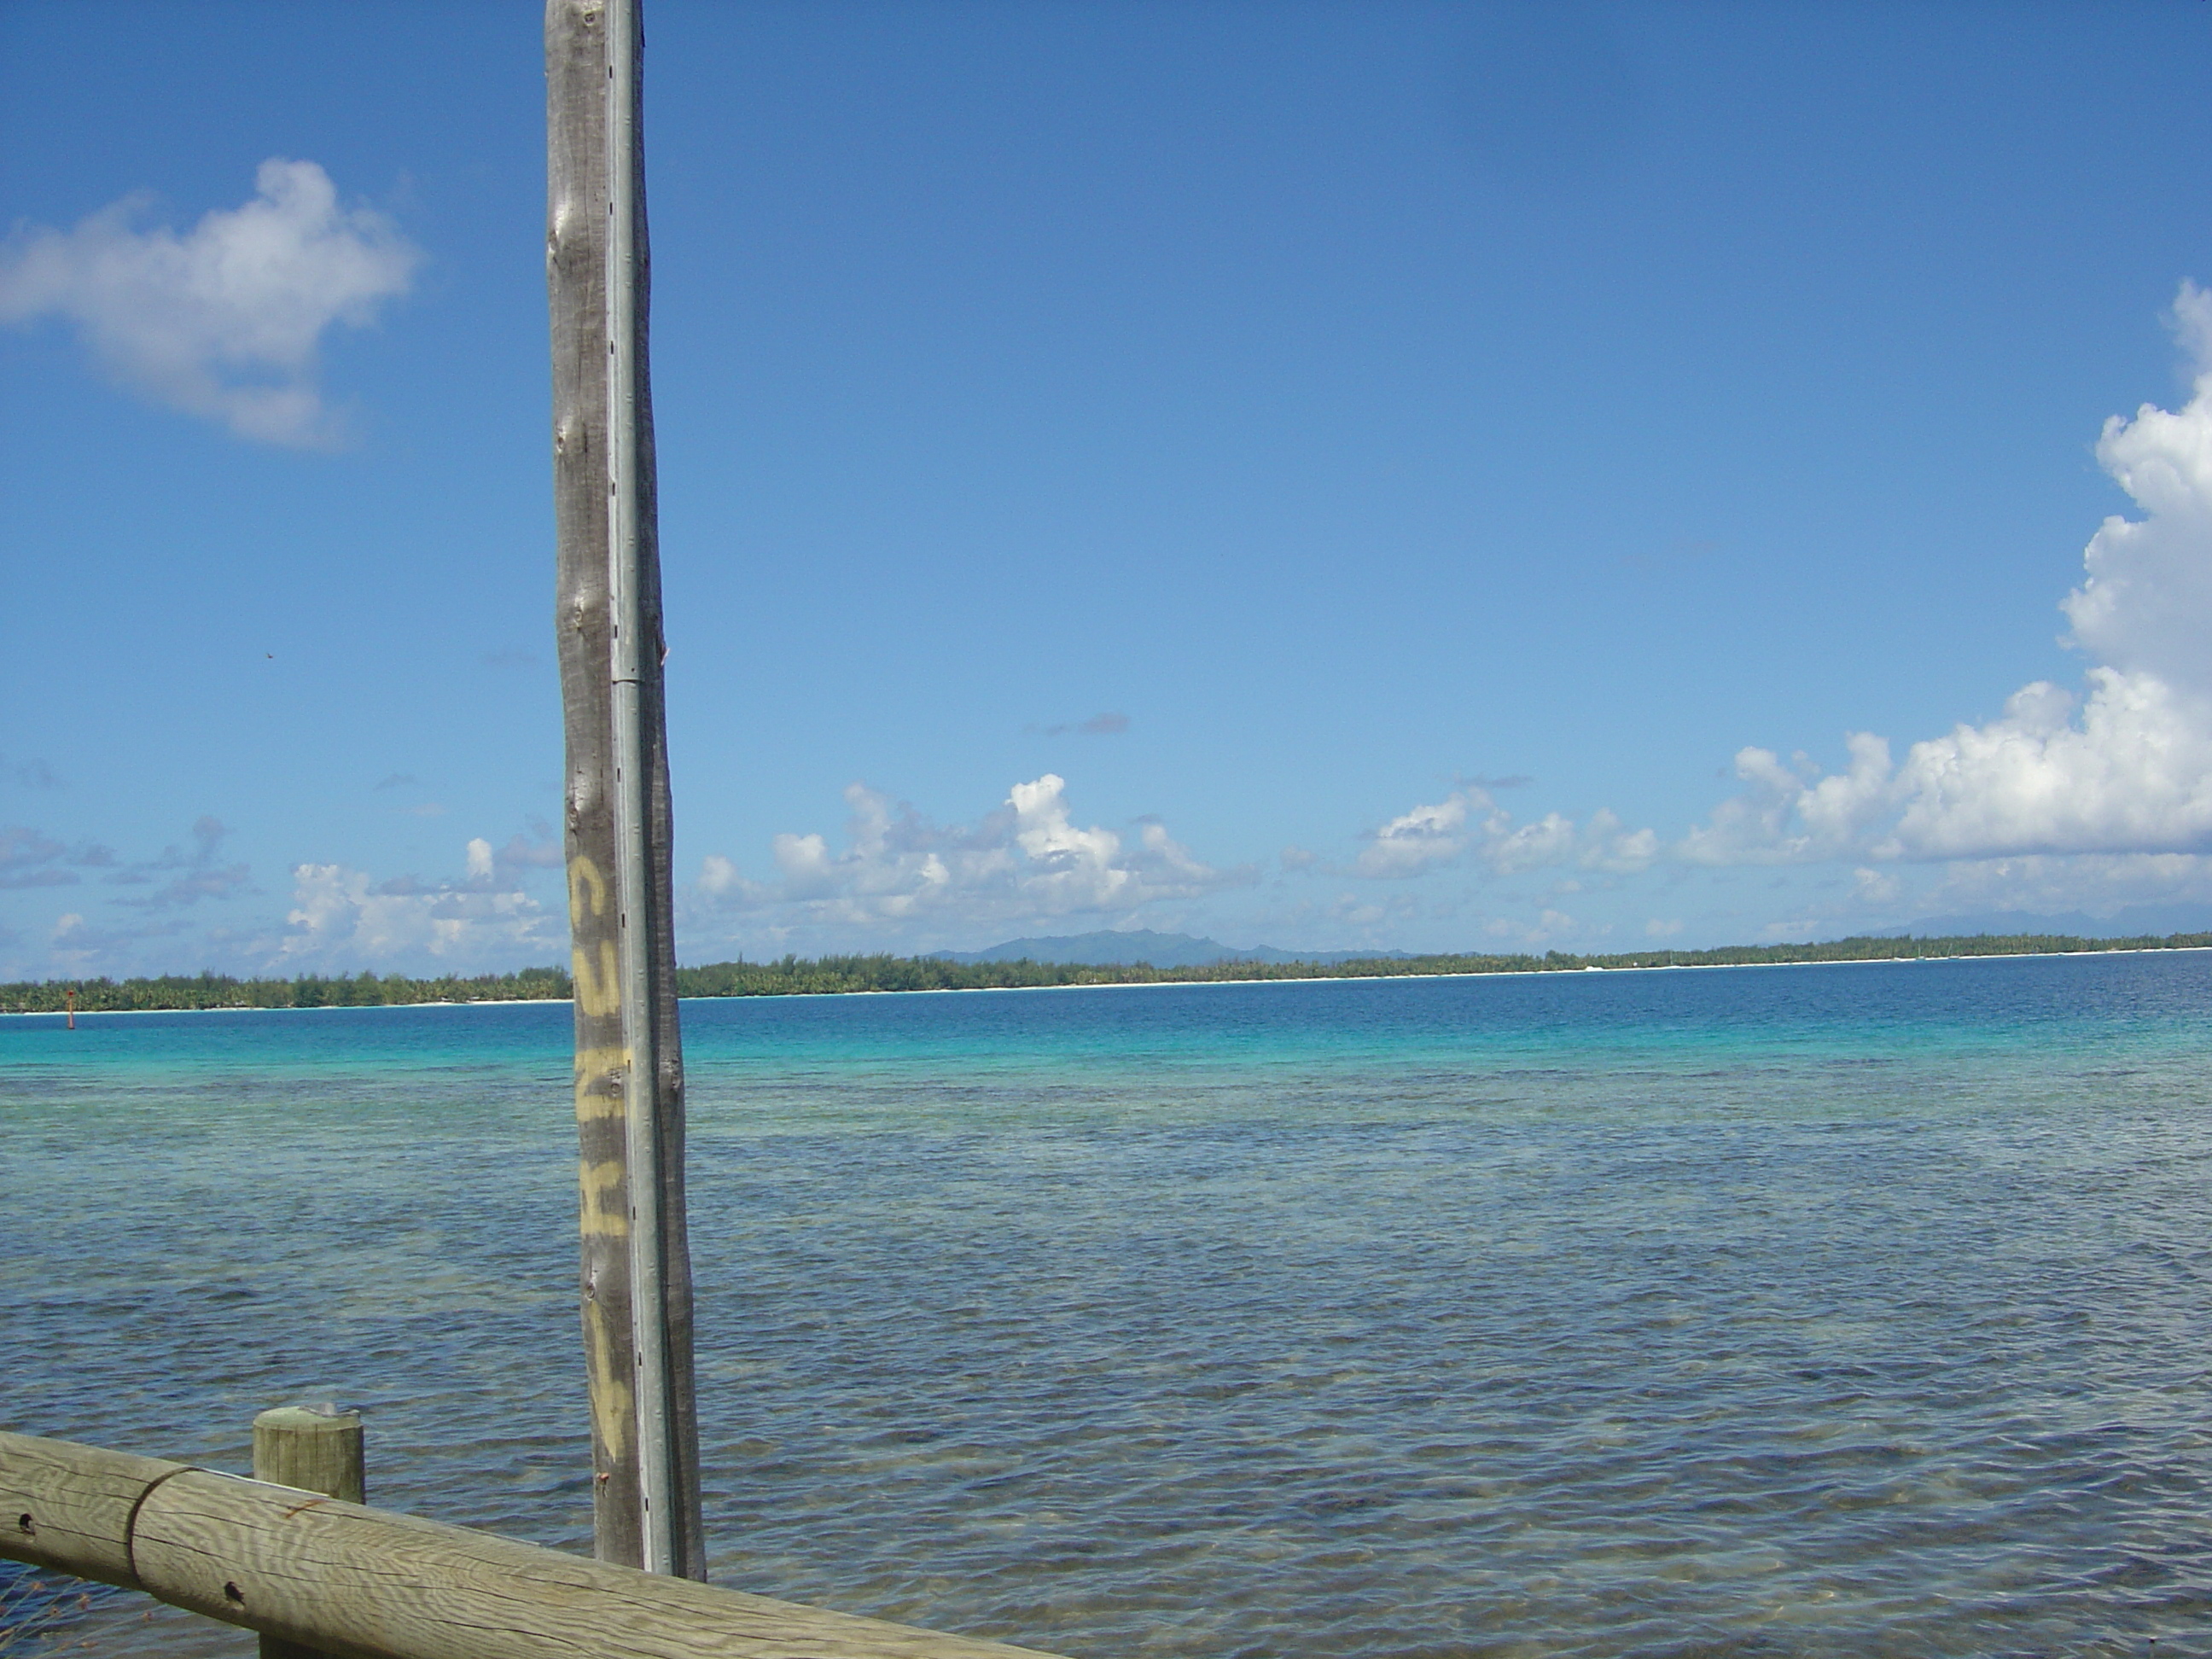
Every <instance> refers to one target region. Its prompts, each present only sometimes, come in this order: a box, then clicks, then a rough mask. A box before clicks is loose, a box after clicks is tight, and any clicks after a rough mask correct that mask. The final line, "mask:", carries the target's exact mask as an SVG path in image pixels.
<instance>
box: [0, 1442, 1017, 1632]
mask: <svg viewBox="0 0 2212 1659" xmlns="http://www.w3.org/2000/svg"><path fill="white" fill-rule="evenodd" d="M0 1555H4V1556H9V1557H12V1558H14V1559H16V1560H18V1561H26V1562H29V1563H30V1564H31V1565H34V1566H39V1567H46V1568H51V1569H52V1570H54V1571H58V1572H65V1573H70V1574H74V1575H75V1576H76V1577H80V1578H96V1579H100V1580H101V1581H103V1582H105V1583H110V1584H120V1585H123V1586H125V1588H127V1589H138V1590H143V1591H145V1592H146V1593H147V1594H148V1595H152V1596H155V1598H157V1599H158V1600H161V1601H167V1602H168V1603H170V1604H171V1605H172V1606H173V1607H186V1608H189V1609H190V1610H191V1611H192V1612H194V1613H205V1614H206V1615H207V1616H208V1617H209V1618H210V1619H221V1620H225V1621H226V1622H228V1623H229V1624H233V1625H242V1626H245V1627H246V1628H247V1629H248V1630H255V1631H259V1632H262V1633H263V1634H264V1636H266V1637H271V1638H276V1640H278V1641H282V1642H290V1643H295V1644H299V1645H300V1646H302V1647H307V1648H311V1649H320V1650H324V1651H325V1652H328V1653H331V1654H335V1655H339V1656H343V1659H580V1656H587V1655H588V1656H592V1659H602V1656H604V1659H627V1656H635V1659H722V1656H735V1655H744V1656H746V1659H1037V1656H1036V1654H1035V1652H1034V1651H1033V1650H1030V1649H1026V1648H1014V1647H1007V1646H1005V1645H1003V1644H1000V1643H996V1642H975V1641H969V1640H968V1639H966V1638H963V1637H958V1636H945V1635H940V1634H939V1633H937V1632H933V1631H925V1630H915V1629H913V1628H911V1627H909V1626H904V1625H890V1624H884V1623H883V1622H881V1621H879V1620H873V1619H859V1618H854V1617H853V1616H851V1615H849V1614H846V1613H827V1612H824V1611H823V1610H822V1609H821V1608H819V1607H802V1606H799V1604H797V1603H795V1602H790V1601H771V1600H769V1598H767V1597H766V1596H760V1595H742V1594H739V1593H738V1592H736V1591H733V1590H726V1589H714V1588H713V1587H711V1586H709V1585H706V1584H701V1583H693V1582H692V1581H690V1580H689V1579H684V1578H671V1577H656V1576H654V1575H653V1574H649V1573H643V1572H639V1571H635V1570H634V1569H632V1568H629V1567H618V1566H611V1565H607V1564H605V1563H604V1562H599V1561H591V1560H586V1559H584V1558H582V1557H580V1556H574V1555H568V1554H565V1553H562V1552H561V1551H558V1550H549V1549H541V1548H539V1547H538V1546H536V1545H534V1544H521V1543H517V1542H515V1541H513V1540H512V1539H507V1538H500V1537H495V1536H494V1535H493V1534H489V1533H483V1532H475V1531H471V1529H469V1528H465V1527H452V1526H447V1525H445V1524H443V1523H442V1522H436V1521H425V1520H422V1519H420V1518H418V1517H416V1516H410V1515H398V1514H394V1513H392V1511H390V1510H376V1509H370V1508H368V1507H367V1506H365V1505H363V1504H349V1503H345V1502H343V1501H342V1500H341V1499H338V1498H325V1497H323V1496H321V1495H320V1494H319V1493H315V1492H307V1491H303V1490H301V1488H299V1487H296V1486H272V1485H270V1484H269V1483H267V1482H265V1481H260V1480H242V1479H240V1477H238V1476H237V1475H233V1474H218V1473H216V1471H214V1470H212V1469H202V1468H193V1467H192V1466H191V1465H190V1464H186V1463H172V1462H165V1461H164V1460H162V1459H160V1458H155V1457H136V1456H133V1455H131V1454H129V1453H127V1452H117V1451H107V1450H105V1449H101V1448H100V1447H97V1446H81V1445H77V1444H76V1443H72V1442H70V1441H66V1440H42V1439H38V1438H35V1437H32V1436H29V1435H21V1434H4V1433H0Z"/></svg>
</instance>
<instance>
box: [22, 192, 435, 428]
mask: <svg viewBox="0 0 2212 1659" xmlns="http://www.w3.org/2000/svg"><path fill="white" fill-rule="evenodd" d="M254 185H255V195H254V197H253V199H252V200H251V201H249V202H246V204H243V205H242V206H240V207H235V208H229V209H222V210H216V211H215V212H211V213H209V214H208V215H206V216H204V217H203V218H202V219H201V220H200V222H199V223H198V224H197V225H195V226H194V227H193V228H191V230H189V231H186V232H184V233H183V234H179V233H178V232H177V231H175V230H173V229H172V228H169V227H167V226H166V225H154V226H147V227H144V228H141V226H140V224H139V221H141V220H142V219H143V218H144V216H146V215H147V213H148V212H149V209H150V207H151V205H152V204H151V201H150V198H149V197H146V196H144V195H143V194H142V195H136V196H129V197H125V198H124V199H122V200H121V201H118V202H116V203H113V204H111V205H109V206H107V207H105V208H102V209H101V210H100V211H99V212H97V213H94V214H93V215H92V216H90V217H88V218H86V219H84V220H82V221H80V222H78V224H77V225H76V227H75V228H73V229H70V230H66V231H61V230H54V229H51V228H33V229H29V230H27V231H21V232H19V233H17V234H15V236H14V237H13V238H11V239H10V240H9V244H8V246H7V247H6V248H5V250H4V252H0V320H4V321H8V322H15V323H21V322H27V321H30V320H32V319H37V318H41V317H57V318H61V319H65V320H67V321H69V322H70V323H73V324H75V325H76V327H77V329H78V331H79V332H80V333H81V334H82V336H83V337H84V340H85V343H86V344H87V345H88V347H89V348H90V349H91V350H92V352H93V355H94V357H95V358H96V359H97V360H98V361H99V362H100V364H101V366H102V367H103V368H106V371H107V372H108V373H109V374H112V376H113V377H114V378H115V379H116V380H119V381H120V382H122V383H123V384H124V385H125V386H130V387H131V388H132V389H133V390H135V391H137V392H141V393H142V394H143V395H144V396H146V397H148V398H152V399H153V400H154V401H155V402H157V403H161V404H167V405H169V406H170V407H171V408H173V409H179V410H184V411H185V412H186V413H187V414H192V415H199V416H206V417H208V418H210V419H211V420H216V421H219V422H222V424H224V425H225V426H228V428H230V429H231V430H232V431H233V432H235V433H237V434H238V435H240V436H241V437H245V438H252V439H257V440H259V441H263V442H267V443H276V444H287V445H292V446H295V447H325V446H328V445H330V444H331V443H334V442H336V441H337V440H338V439H339V438H340V437H341V436H342V433H341V431H340V428H339V427H338V424H337V422H336V421H335V420H334V419H333V417H332V416H331V413H330V411H329V410H327V409H326V408H325V406H324V403H323V398H322V393H321V391H320V389H319V386H318V384H317V368H318V362H319V352H320V347H321V343H322V337H323V335H324V332H325V331H326V330H327V329H329V328H330V327H331V325H334V324H344V325H348V326H350V327H356V328H359V327H364V326H366V325H368V324H369V323H370V322H371V321H372V320H374V317H375V315H376V312H377V309H378V307H379V306H380V305H381V304H382V302H384V301H386V300H390V299H392V298H394V297H395V296H397V295H402V294H404V293H405V292H406V291H407V289H408V287H409V285H410V282H411V281H412V279H413V276H414V272H415V269H416V265H417V264H419V263H420V261H421V258H422V255H421V254H420V252H418V251H417V250H416V248H415V247H414V246H412V245H411V244H410V242H409V241H408V240H406V238H404V236H402V235H401V234H399V231H398V227H396V226H395V225H394V224H393V223H392V222H391V220H389V219H388V218H386V216H384V215H382V214H380V213H378V212H376V211H374V210H371V209H368V208H358V207H357V208H350V209H349V208H343V207H341V206H340V205H339V204H338V199H337V188H336V186H334V185H332V184H331V179H330V175H329V174H328V173H325V172H324V171H323V169H322V168H321V167H318V166H317V165H316V164H315V163H314V162H313V161H285V160H283V159H282V158H272V159H270V160H269V161H264V162H263V163H262V164H261V167H260V170H259V171H258V173H256V174H255V177H254Z"/></svg>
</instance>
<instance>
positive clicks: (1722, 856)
mask: <svg viewBox="0 0 2212 1659" xmlns="http://www.w3.org/2000/svg"><path fill="white" fill-rule="evenodd" d="M2174 319H2175V323H2176V329H2177V332H2178V333H2179V336H2180V337H2181V340H2182V342H2183V343H2184V345H2185V347H2186V348H2187V349H2189V350H2190V351H2191V353H2192V354H2193V356H2195V358H2196V362H2197V378H2196V383H2195V386H2194V388H2193V395H2192V396H2191V398H2190V399H2189V401H2188V402H2187V403H2186V404H2185V405H2184V406H2183V407H2182V408H2181V409H2180V410H2174V411H2169V410H2163V409H2160V408H2157V407H2156V406H2154V405H2153V404H2144V405H2143V406H2142V408H2141V409H2139V410H2137V411H2136V415H2135V416H2134V418H2133V419H2128V418H2125V417H2123V416H2113V417H2112V419H2111V420H2109V421H2107V422H2106V423H2105V429H2104V434H2103V436H2102V437H2101V438H2100V440H2099V441H2098V444H2097V458H2098V459H2099V460H2100V462H2102V463H2103V465H2104V467H2105V470H2106V471H2107V472H2109V473H2110V474H2111V475H2112V478H2113V479H2114V481H2115V482H2117V483H2118V484H2119V485H2120V487H2121V488H2122V489H2124V490H2126V491H2127V493H2128V495H2130V497H2131V498H2132V499H2133V500H2134V501H2135V502H2136V505H2137V507H2140V508H2141V509H2142V514H2143V516H2142V518H2140V519H2127V518H2124V517H2120V516H2118V515H2115V516H2114V517H2112V518H2109V519H2107V520H2106V521H2105V523H2104V525H2103V526H2101V527H2100V529H2099V530H2098V532H2097V533H2096V535H2095V536H2094V537H2093V538H2091V540H2090V542H2089V544H2088V547H2087V550H2086V551H2085V552H2084V554H2083V556H2082V563H2083V566H2084V569H2085V573H2086V574H2085V576H2084V580H2083V581H2082V583H2081V586H2079V587H2077V588H2075V590H2074V591H2073V592H2072V593H2070V594H2069V595H2068V596H2067V598H2066V599H2065V600H2064V601H2063V603H2062V605H2061V609H2062V610H2063V611H2064V612H2065V614H2066V617H2067V619H2068V621H2069V622H2070V623H2072V624H2073V629H2072V633H2071V635H2070V639H2069V642H2070V643H2071V644H2073V645H2074V646H2075V647H2077V648H2079V649H2080V650H2081V651H2082V652H2084V653H2087V654H2088V655H2089V656H2090V657H2091V658H2092V659H2093V666H2092V667H2090V668H2089V670H2088V671H2087V674H2086V676H2085V680H2086V683H2087V696H2086V697H2081V698H2077V697H2076V696H2075V694H2074V693H2072V692H2070V691H2069V690H2065V689H2064V688H2063V687H2062V686H2057V685H2054V684H2051V683H2050V682H2049V681H2046V680H2039V681H2036V682H2035V683H2034V684H2030V685H2027V686H2023V687H2022V688H2021V690H2018V691H2016V692H2015V693H2014V694H2013V696H2011V698H2010V699H2009V700H2008V702H2006V704H2005V708H2004V713H2003V714H2002V715H2001V716H1999V717H1998V718H1997V719H1996V720H1990V721H1989V722H1987V723H1986V724H1984V725H1980V726H1975V725H1971V724H1961V725H1960V726H1955V727H1954V728H1953V729H1952V730H1951V731H1950V732H1948V733H1946V734H1945V735H1943V736H1942V737H1936V738H1926V739H1923V741H1921V742H1918V743H1916V744H1912V745H1911V748H1910V749H1908V750H1906V751H1905V758H1904V759H1903V761H1901V762H1894V761H1893V757H1892V755H1891V751H1890V745H1889V744H1888V742H1887V739H1885V738H1880V737H1877V736H1875V735H1874V734H1872V733H1870V732H1854V733H1852V734H1850V738H1849V739H1848V744H1849V750H1850V765H1849V766H1848V767H1847V768H1846V769H1844V771H1841V772H1837V773H1832V774H1827V775H1823V774H1822V773H1821V772H1820V770H1819V769H1818V768H1816V767H1814V766H1813V765H1812V764H1811V763H1809V762H1808V761H1806V760H1804V759H1803V758H1802V757H1798V758H1797V759H1796V760H1795V761H1793V762H1789V763H1785V762H1784V761H1783V760H1782V759H1781V758H1780V757H1778V756H1777V755H1776V754H1775V753H1774V752H1773V751H1771V750H1765V749H1758V748H1747V749H1744V750H1740V751H1739V752H1738V753H1737V755H1736V775H1737V776H1738V777H1740V778H1741V779H1742V780H1743V781H1744V783H1745V784H1746V786H1747V787H1746V788H1745V789H1744V790H1743V791H1742V793H1739V794H1738V795H1736V796H1735V798H1733V799H1729V800H1727V801H1724V802H1723V803H1722V804H1721V805H1719V806H1718V807H1717V808H1716V809H1715V810H1714V812H1713V814H1712V817H1711V822H1710V823H1705V824H1703V825H1700V826H1699V827H1698V828H1697V829H1693V830H1692V831H1691V832H1690V834H1689V835H1688V836H1687V837H1686V839H1685V840H1684V841H1683V842H1682V843H1681V845H1680V848H1679V849H1678V850H1679V851H1680V854H1681V855H1682V856H1683V857H1685V858H1687V859H1689V860H1692V861H1694V862H1699V863H1708V864H1741V863H1791V862H1802V861H1807V860H1820V859H1833V858H1846V857H1848V858H1854V859H1857V858H1873V859H1921V860H1960V859H1972V860H1990V859H1998V860H2002V859H2007V858H2017V857H2021V856H2023V855H2026V856H2055V855H2074V854H2083V855H2086V854H2094V855H2100V856H2130V855H2136V854H2193V853H2197V852H2200V851H2203V850H2204V849H2205V848H2208V847H2212V653H2208V651H2207V649H2206V647H2205V643H2204V641H2206V639H2207V638H2208V637H2212V295H2207V294H2206V293H2205V292H2204V291H2203V290H2202V289H2198V288H2197V287H2196V286H2195V285H2194V284H2191V283H2184V284H2183V285H2182V288H2181V293H2180V296H2179V299H2177V300H2176V301H2175V303H2174Z"/></svg>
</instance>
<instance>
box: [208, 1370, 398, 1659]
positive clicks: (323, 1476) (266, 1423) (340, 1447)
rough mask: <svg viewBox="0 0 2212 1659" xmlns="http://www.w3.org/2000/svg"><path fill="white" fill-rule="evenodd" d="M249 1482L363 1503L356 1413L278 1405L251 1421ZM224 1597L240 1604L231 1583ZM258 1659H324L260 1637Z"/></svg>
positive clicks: (313, 1652) (364, 1483)
mask: <svg viewBox="0 0 2212 1659" xmlns="http://www.w3.org/2000/svg"><path fill="white" fill-rule="evenodd" d="M253 1478H254V1479H255V1480H266V1481H268V1482H270V1484H271V1485H272V1486H297V1487H298V1488H299V1489H300V1490H301V1492H320V1493H321V1494H322V1495H323V1496H324V1497H325V1498H342V1499H343V1500H344V1501H345V1502H346V1503H349V1504H359V1503H362V1502H364V1501H366V1498H367V1496H368V1478H367V1468H366V1460H365V1458H364V1457H363V1455H362V1431H361V1413H359V1412H349V1411H340V1410H339V1409H338V1408H337V1407H335V1406H306V1407H301V1406H279V1407H276V1409H275V1410H273V1411H265V1412H264V1413H261V1415H260V1416H258V1417H257V1418H255V1419H253ZM222 1594H223V1598H224V1599H225V1600H226V1601H234V1602H237V1603H240V1605H243V1604H244V1602H245V1601H246V1596H245V1594H244V1593H243V1592H242V1591H241V1590H240V1589H239V1587H238V1586H237V1585H236V1584H234V1583H227V1584H225V1585H224V1586H223V1587H222ZM261 1659H325V1654H324V1652H323V1650H321V1649H320V1648H305V1647H301V1645H300V1644H298V1643H296V1642H286V1641H283V1640H281V1639H279V1638H276V1637H274V1636H264V1637H263V1638H261Z"/></svg>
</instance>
